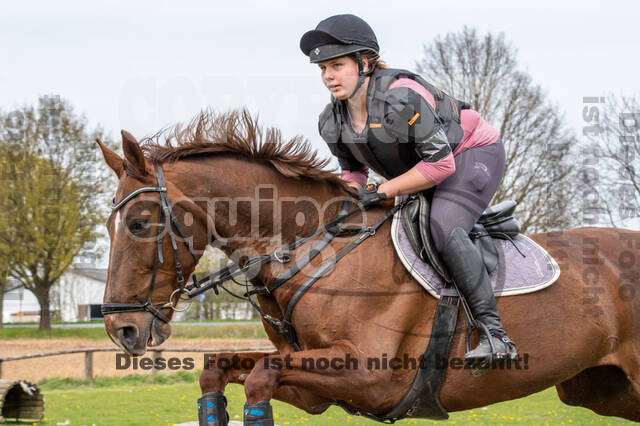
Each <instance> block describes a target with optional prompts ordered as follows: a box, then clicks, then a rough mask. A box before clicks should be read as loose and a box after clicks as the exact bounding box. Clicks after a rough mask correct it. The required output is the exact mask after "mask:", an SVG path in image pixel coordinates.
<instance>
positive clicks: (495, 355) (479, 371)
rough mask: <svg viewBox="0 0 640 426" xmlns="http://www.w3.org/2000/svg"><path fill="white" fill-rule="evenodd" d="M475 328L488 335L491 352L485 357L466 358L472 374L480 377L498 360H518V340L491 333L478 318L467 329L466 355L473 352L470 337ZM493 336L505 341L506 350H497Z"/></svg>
mask: <svg viewBox="0 0 640 426" xmlns="http://www.w3.org/2000/svg"><path fill="white" fill-rule="evenodd" d="M475 329H481V330H480V333H482V334H483V336H486V337H485V338H486V340H487V341H488V342H489V347H490V354H489V355H488V356H487V357H485V358H484V359H482V358H479V359H475V360H465V361H466V362H468V364H470V366H471V375H472V376H474V377H478V376H482V375H484V374H486V373H487V371H489V368H490V367H491V366H492V365H494V364H495V363H496V362H502V361H504V360H506V359H510V360H512V361H517V360H518V352H517V351H516V342H514V341H513V340H511V339H510V338H509V337H508V336H507V335H506V334H505V335H503V336H500V337H498V336H494V335H493V334H491V332H490V331H489V328H488V327H487V326H486V325H485V324H483V323H482V322H480V321H477V320H476V321H474V324H473V325H472V326H471V327H469V329H468V330H467V337H466V340H465V357H466V355H467V354H468V353H469V352H471V349H470V348H469V339H470V337H471V333H473V331H474V330H475ZM493 338H495V339H500V341H501V342H502V343H504V346H505V352H498V351H497V350H496V347H495V345H494V344H493ZM478 346H479V344H478ZM476 349H477V347H476ZM474 350H475V349H474Z"/></svg>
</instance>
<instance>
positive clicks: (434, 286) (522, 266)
mask: <svg viewBox="0 0 640 426" xmlns="http://www.w3.org/2000/svg"><path fill="white" fill-rule="evenodd" d="M391 237H392V239H393V245H394V246H395V248H396V253H397V254H398V257H400V260H401V261H402V263H403V264H404V266H405V267H406V268H407V270H408V271H409V272H410V273H411V275H412V276H413V277H414V278H415V279H416V281H418V282H419V283H420V285H422V286H423V287H424V288H425V289H426V290H427V291H428V292H429V294H431V295H432V296H433V297H435V298H438V299H439V298H440V296H441V295H444V296H450V295H456V293H455V289H453V288H452V287H447V288H445V285H444V284H445V282H444V280H443V279H442V277H441V276H440V275H439V274H438V273H437V272H436V270H435V269H433V267H432V266H431V265H430V264H429V263H427V262H423V261H422V259H420V257H418V255H417V254H416V253H415V251H414V250H413V248H412V247H411V243H410V242H409V238H408V237H407V234H406V233H405V231H404V227H403V226H402V222H401V217H400V212H398V213H396V214H395V215H394V217H393V223H392V225H391ZM493 241H494V243H495V245H496V249H497V251H498V266H497V267H496V269H495V270H494V271H493V272H492V273H490V274H489V277H490V278H491V285H492V287H493V293H494V294H495V295H496V296H510V295H514V294H523V293H531V292H534V291H537V290H540V289H543V288H545V287H548V286H550V285H551V284H553V282H555V281H556V280H557V279H558V277H559V276H560V267H559V266H558V264H557V263H556V261H555V260H554V259H553V258H552V257H551V256H550V255H549V253H547V251H546V250H545V249H543V248H542V247H540V246H539V245H538V244H537V243H536V242H535V241H533V240H532V239H531V238H529V237H526V236H524V235H517V236H516V237H515V238H514V239H513V243H512V242H511V241H509V240H502V239H495V238H494V239H493ZM514 243H515V245H514ZM516 246H517V248H516ZM523 255H524V256H523Z"/></svg>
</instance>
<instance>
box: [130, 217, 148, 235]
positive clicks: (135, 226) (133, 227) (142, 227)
mask: <svg viewBox="0 0 640 426" xmlns="http://www.w3.org/2000/svg"><path fill="white" fill-rule="evenodd" d="M147 229H149V220H147V219H136V220H134V221H132V222H131V223H130V224H129V231H131V233H132V234H141V233H143V232H145V231H146V230H147Z"/></svg>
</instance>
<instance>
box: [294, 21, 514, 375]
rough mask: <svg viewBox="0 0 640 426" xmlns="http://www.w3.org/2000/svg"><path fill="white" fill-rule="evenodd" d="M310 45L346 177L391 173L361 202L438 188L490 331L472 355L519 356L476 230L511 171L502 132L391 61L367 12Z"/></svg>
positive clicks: (444, 246)
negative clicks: (385, 60)
mask: <svg viewBox="0 0 640 426" xmlns="http://www.w3.org/2000/svg"><path fill="white" fill-rule="evenodd" d="M300 48H301V49H302V52H303V53H304V54H305V55H307V56H309V58H310V60H311V63H315V64H318V65H319V67H320V70H321V73H322V82H323V83H324V85H325V86H326V87H327V88H328V89H329V91H330V92H331V95H332V97H331V103H330V104H329V105H327V107H326V108H325V110H324V111H323V112H322V114H320V121H319V126H318V127H319V130H320V134H321V136H322V138H323V139H324V140H325V142H326V143H327V144H328V145H329V148H330V149H331V152H332V153H333V154H334V155H335V156H336V157H337V158H338V161H339V163H340V166H341V168H342V178H343V179H344V180H347V181H348V182H350V184H351V185H353V186H355V187H362V186H364V185H365V183H366V181H367V174H368V170H369V168H371V169H373V170H375V171H376V172H377V173H379V174H380V175H382V176H384V177H385V178H386V179H388V180H387V181H386V182H384V183H383V184H381V185H380V186H379V187H375V186H374V187H373V188H370V187H369V188H368V189H364V188H361V189H360V198H361V202H362V203H363V204H365V205H371V204H375V203H377V202H379V201H381V200H383V199H385V198H389V197H395V196H396V195H404V194H411V193H414V192H418V191H422V190H425V189H428V188H431V187H433V186H436V188H435V191H434V195H433V199H432V206H431V233H432V236H433V239H434V243H435V246H436V249H437V250H438V251H439V253H440V254H441V257H442V260H443V262H444V263H445V265H446V266H447V269H448V270H449V273H450V274H451V276H452V277H453V279H454V281H455V282H456V284H457V286H458V288H459V289H460V290H461V291H462V292H463V294H464V296H465V298H466V299H467V301H468V302H469V304H470V306H471V310H472V312H473V314H474V316H475V318H476V319H477V320H478V321H480V322H482V323H483V324H484V325H485V326H486V327H487V329H488V330H489V331H490V335H489V336H487V335H486V334H485V333H482V335H481V337H480V343H479V344H478V346H477V347H476V348H475V349H474V350H472V351H470V352H468V353H467V354H465V360H467V361H469V362H471V363H477V362H481V361H489V360H491V359H493V357H495V356H497V355H499V356H505V355H509V356H511V355H514V354H515V352H516V349H515V343H514V342H513V341H511V340H510V339H509V338H508V337H507V335H506V333H505V331H504V330H503V327H502V323H501V321H500V315H499V314H498V309H497V306H496V301H495V298H494V296H493V291H492V289H491V282H490V280H489V276H488V274H487V271H486V269H485V266H484V264H483V261H482V258H481V255H480V253H479V252H478V251H477V250H476V248H475V246H474V245H473V243H472V242H471V240H470V239H469V236H468V233H469V231H470V230H471V228H472V226H473V225H474V224H475V223H476V221H477V220H478V218H479V217H480V215H481V213H482V212H483V210H484V209H485V208H486V207H487V205H488V204H489V201H490V200H491V198H492V197H493V195H494V194H495V192H496V189H497V188H498V185H499V183H500V180H501V179H502V176H503V174H504V164H505V163H504V162H505V153H504V147H503V145H502V142H501V141H500V139H499V135H498V132H497V131H496V130H495V129H494V128H493V127H491V126H490V125H489V124H487V123H486V122H485V121H484V120H483V119H482V117H480V115H479V114H478V113H477V112H476V111H474V110H472V109H470V107H469V105H467V104H465V103H463V102H460V101H457V100H455V99H453V98H451V97H450V96H448V95H446V94H444V93H443V92H441V91H440V90H438V89H437V88H435V87H433V86H431V85H430V84H429V83H427V82H426V81H424V80H423V79H422V78H421V77H420V76H418V75H416V74H414V73H412V72H410V71H406V70H397V69H389V68H387V67H386V65H384V63H383V62H382V61H380V60H379V56H378V52H379V47H378V42H377V39H376V36H375V34H374V32H373V30H372V29H371V27H370V26H369V25H368V24H367V23H366V22H365V21H363V20H362V19H360V18H358V17H357V16H354V15H336V16H332V17H330V18H327V19H325V20H324V21H322V22H320V23H319V24H318V26H317V27H316V29H315V30H312V31H308V32H307V33H305V34H304V35H303V36H302V39H301V40H300ZM489 339H491V341H492V343H493V346H494V348H495V353H492V351H491V345H490V343H489Z"/></svg>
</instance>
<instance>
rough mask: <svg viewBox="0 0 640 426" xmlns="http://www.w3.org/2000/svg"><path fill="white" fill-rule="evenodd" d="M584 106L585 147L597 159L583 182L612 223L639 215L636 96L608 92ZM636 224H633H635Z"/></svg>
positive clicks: (639, 141) (639, 138) (639, 130)
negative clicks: (596, 170)
mask: <svg viewBox="0 0 640 426" xmlns="http://www.w3.org/2000/svg"><path fill="white" fill-rule="evenodd" d="M593 100H594V101H597V102H594V103H592V104H591V105H585V107H584V110H583V118H584V120H585V122H587V123H589V124H590V125H589V126H587V127H585V129H584V136H585V137H586V138H587V144H588V146H587V149H589V150H590V152H591V153H592V154H593V155H594V156H595V157H597V158H598V159H599V160H600V161H601V163H600V164H601V167H599V170H600V171H599V173H597V174H593V173H592V174H590V175H589V176H585V181H586V182H587V183H588V184H589V185H590V186H591V188H592V190H593V191H594V192H597V194H598V195H599V201H600V204H599V206H601V209H599V210H600V211H599V213H604V214H605V215H606V218H607V219H608V221H609V222H610V223H611V225H613V226H620V227H622V226H625V225H627V224H629V220H630V219H634V218H638V217H640V176H639V175H638V170H639V169H640V96H638V95H624V94H619V95H616V94H613V93H610V94H608V95H606V96H602V97H600V98H598V99H593ZM636 226H637V225H636Z"/></svg>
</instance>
